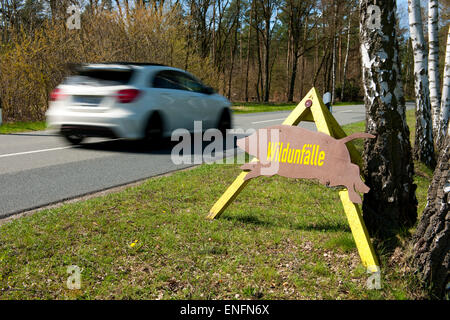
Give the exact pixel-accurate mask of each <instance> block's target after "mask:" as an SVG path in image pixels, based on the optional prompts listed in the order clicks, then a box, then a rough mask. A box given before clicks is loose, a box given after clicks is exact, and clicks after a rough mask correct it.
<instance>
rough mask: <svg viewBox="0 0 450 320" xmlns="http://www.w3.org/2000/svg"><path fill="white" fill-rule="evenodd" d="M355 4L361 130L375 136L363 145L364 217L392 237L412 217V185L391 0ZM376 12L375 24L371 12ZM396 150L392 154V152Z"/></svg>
mask: <svg viewBox="0 0 450 320" xmlns="http://www.w3.org/2000/svg"><path fill="white" fill-rule="evenodd" d="M377 4H378V5H377V7H378V9H377V10H375V7H374V6H373V1H370V0H362V1H361V2H360V42H361V47H360V50H361V57H362V77H363V86H364V100H365V105H366V119H367V123H366V130H367V132H369V133H371V134H374V135H375V136H376V138H375V139H368V140H367V141H366V142H365V146H364V170H363V175H364V177H365V182H366V184H367V185H368V186H369V187H370V191H369V193H367V194H365V195H364V201H363V212H364V220H365V222H366V225H367V228H368V230H369V232H370V233H371V235H374V236H375V237H376V238H377V239H378V240H389V239H393V238H395V237H394V236H395V234H396V233H397V232H398V230H399V229H400V228H407V227H410V226H413V225H414V223H415V222H416V219H417V200H416V196H415V190H416V185H415V184H413V175H414V165H413V162H412V157H411V145H410V142H409V129H408V126H407V124H406V115H405V99H404V96H403V85H402V77H401V69H400V61H399V56H398V52H399V49H398V42H397V34H396V15H395V12H396V1H395V0H386V1H383V2H377ZM377 11H378V12H379V15H380V17H379V18H380V20H379V21H380V23H381V24H380V25H377V23H373V21H374V20H375V21H376V19H374V17H373V16H372V14H373V13H374V12H375V14H376V13H377ZM393 150H395V152H393Z"/></svg>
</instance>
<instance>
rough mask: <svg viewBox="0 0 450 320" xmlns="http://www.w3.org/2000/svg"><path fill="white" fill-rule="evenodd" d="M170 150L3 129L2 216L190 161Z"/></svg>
mask: <svg viewBox="0 0 450 320" xmlns="http://www.w3.org/2000/svg"><path fill="white" fill-rule="evenodd" d="M409 107H410V108H411V107H412V106H409ZM289 112H290V111H282V112H267V113H251V114H238V115H235V116H234V127H235V128H243V129H248V128H255V129H258V128H262V127H267V126H271V125H275V124H280V123H281V122H282V121H283V120H284V119H285V118H286V116H287V115H288V114H289ZM333 115H334V116H335V118H336V119H337V121H338V122H339V124H341V125H344V124H347V123H352V122H357V121H362V120H364V119H365V111H364V107H363V106H362V105H353V106H340V107H334V108H333ZM300 125H301V126H302V127H304V128H307V129H310V130H315V126H314V124H312V123H301V124H300ZM170 155H171V147H170V145H168V146H167V147H165V148H162V149H159V150H153V151H148V150H145V149H143V148H142V146H141V145H139V144H137V143H134V142H132V141H125V140H114V141H111V140H104V139H103V140H102V139H89V140H87V142H86V144H84V145H82V146H77V147H73V146H70V145H68V144H67V143H66V142H65V141H64V140H62V139H61V138H60V137H59V136H58V135H56V134H55V133H54V132H51V131H41V132H32V133H17V134H7V135H5V134H1V135H0V219H1V218H5V217H7V216H10V215H13V214H16V213H20V212H24V211H28V210H32V209H36V208H39V207H43V206H46V205H49V204H53V203H57V202H61V201H64V200H68V199H73V198H77V197H80V196H83V195H87V194H91V193H94V192H98V191H102V190H106V189H109V188H112V187H116V186H120V185H126V184H129V183H132V182H135V181H139V180H143V179H146V178H149V177H152V176H156V175H161V174H164V173H168V172H171V171H175V170H179V169H183V168H186V167H189V166H192V164H181V165H175V164H173V162H172V161H171V157H170Z"/></svg>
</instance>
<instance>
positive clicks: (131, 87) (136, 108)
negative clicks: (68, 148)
mask: <svg viewBox="0 0 450 320" xmlns="http://www.w3.org/2000/svg"><path fill="white" fill-rule="evenodd" d="M75 71H76V72H75V75H73V76H70V77H68V78H66V79H65V80H64V82H63V83H62V84H60V85H59V86H58V87H57V88H56V89H55V90H53V92H52V93H51V95H50V106H49V109H48V111H47V113H46V117H47V124H48V126H49V127H50V128H54V129H57V130H58V131H59V132H60V133H61V135H62V136H63V137H65V138H66V139H67V141H69V142H70V143H72V144H79V143H81V142H82V141H83V139H84V138H86V137H110V138H126V139H144V140H147V141H148V142H156V141H158V140H160V139H161V138H163V137H170V135H171V133H172V132H173V130H175V129H178V128H185V129H187V130H189V131H190V132H193V130H194V121H202V129H203V130H206V129H209V128H217V129H219V130H221V131H222V132H225V131H226V129H230V128H231V121H232V114H231V110H230V105H231V104H230V102H229V101H228V100H227V99H226V98H225V97H223V96H221V95H220V94H217V93H216V92H215V91H214V90H213V89H212V88H210V87H208V86H206V85H204V84H203V83H202V82H201V81H199V80H198V79H196V78H195V77H194V76H193V75H191V74H189V73H188V72H186V71H183V70H180V69H177V68H172V67H169V66H164V65H159V64H146V63H131V62H117V63H101V64H84V65H78V66H76V68H75Z"/></svg>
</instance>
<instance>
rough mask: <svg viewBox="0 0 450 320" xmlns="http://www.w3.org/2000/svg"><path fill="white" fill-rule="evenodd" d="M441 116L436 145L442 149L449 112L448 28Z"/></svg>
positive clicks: (449, 52) (449, 40) (449, 51)
mask: <svg viewBox="0 0 450 320" xmlns="http://www.w3.org/2000/svg"><path fill="white" fill-rule="evenodd" d="M441 100H442V101H441V114H440V116H439V133H438V135H437V140H436V141H437V142H436V145H437V146H438V148H442V146H441V144H442V141H443V140H444V137H445V133H446V132H447V130H448V118H449V111H450V27H449V29H448V33H447V49H446V53H445V68H444V83H443V86H442V99H441Z"/></svg>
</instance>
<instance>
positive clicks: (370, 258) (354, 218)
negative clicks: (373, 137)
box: [207, 88, 380, 272]
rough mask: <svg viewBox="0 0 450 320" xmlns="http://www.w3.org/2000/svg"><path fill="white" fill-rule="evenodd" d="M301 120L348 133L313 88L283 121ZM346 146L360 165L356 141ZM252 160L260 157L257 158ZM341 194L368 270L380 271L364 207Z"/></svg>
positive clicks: (224, 199) (219, 208)
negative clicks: (308, 102)
mask: <svg viewBox="0 0 450 320" xmlns="http://www.w3.org/2000/svg"><path fill="white" fill-rule="evenodd" d="M308 100H311V101H312V105H311V106H309V107H307V106H306V105H305V103H306V101H308ZM300 121H311V122H314V123H315V124H316V127H317V130H318V131H320V132H323V133H326V134H328V135H330V136H332V137H334V138H336V139H341V138H343V137H345V136H347V135H346V134H345V132H344V130H342V128H341V127H340V125H339V124H338V122H337V121H336V119H335V118H334V117H333V115H332V114H331V113H330V111H328V108H327V107H326V106H325V105H324V103H323V101H322V99H321V98H320V97H319V95H318V94H317V90H316V89H315V88H312V89H311V90H310V91H309V92H308V94H307V95H306V96H305V97H304V98H303V100H302V101H300V103H299V104H298V105H297V107H296V108H295V109H294V110H292V112H291V113H290V114H289V116H288V117H287V118H286V119H285V120H284V121H283V124H284V125H292V126H296V125H298V124H299V123H300ZM346 145H347V148H348V150H349V153H350V157H351V160H352V162H353V163H355V164H357V165H359V166H360V167H361V165H362V161H361V156H360V155H359V153H358V151H357V150H356V148H355V146H354V145H353V143H352V142H347V144H346ZM253 161H258V160H257V159H254V160H253ZM247 174H248V172H247V171H242V172H241V173H240V174H239V176H238V177H237V178H236V179H235V180H234V182H233V183H232V184H231V185H230V186H229V187H228V189H227V190H226V191H225V192H224V193H223V194H222V196H221V197H220V198H219V200H217V202H216V203H215V204H214V205H213V207H212V208H211V210H210V211H209V214H208V216H207V218H208V219H211V220H212V219H215V218H217V217H219V216H220V215H221V214H222V213H223V212H224V211H225V209H226V208H227V207H228V205H229V204H230V203H231V202H233V200H234V199H235V198H236V197H237V195H238V194H239V193H240V192H241V190H242V189H244V188H245V186H246V185H247V183H248V182H249V181H250V180H244V178H245V176H246V175H247ZM339 197H340V198H341V202H342V205H343V207H344V211H345V214H346V216H347V220H348V223H349V225H350V229H351V231H352V234H353V238H354V239H355V242H356V247H357V249H358V252H359V256H360V257H361V261H362V263H363V265H364V266H365V267H366V268H367V271H368V272H378V271H379V270H380V267H379V262H378V259H377V257H376V254H375V251H374V249H373V246H372V243H371V241H370V238H369V234H368V232H367V229H366V226H365V224H364V220H363V217H362V213H361V209H360V208H359V206H358V205H357V204H355V203H353V202H351V201H350V198H349V195H348V191H347V190H346V189H345V190H342V191H340V192H339Z"/></svg>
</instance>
